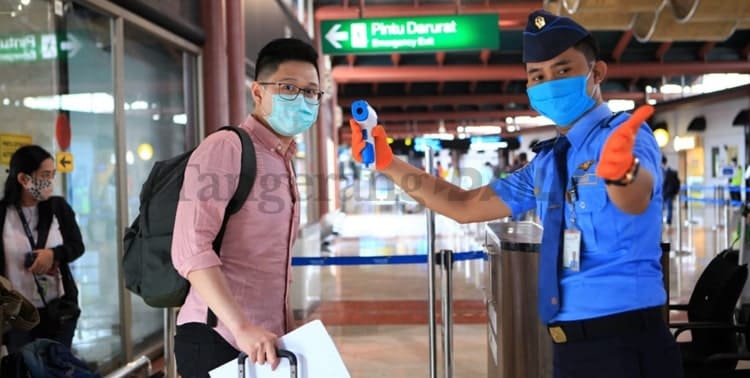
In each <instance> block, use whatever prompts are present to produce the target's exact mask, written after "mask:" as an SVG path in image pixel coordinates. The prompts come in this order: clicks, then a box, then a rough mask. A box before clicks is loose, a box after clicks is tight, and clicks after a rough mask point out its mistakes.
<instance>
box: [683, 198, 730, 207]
mask: <svg viewBox="0 0 750 378" xmlns="http://www.w3.org/2000/svg"><path fill="white" fill-rule="evenodd" d="M679 200H680V201H681V202H700V203H709V204H714V205H723V204H726V203H729V204H730V205H732V206H740V205H742V201H731V200H717V199H713V198H699V197H688V196H680V197H679Z"/></svg>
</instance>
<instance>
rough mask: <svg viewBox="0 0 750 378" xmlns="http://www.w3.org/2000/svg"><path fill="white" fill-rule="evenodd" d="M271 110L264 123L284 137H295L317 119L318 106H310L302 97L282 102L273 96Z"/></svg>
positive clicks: (276, 96) (281, 99)
mask: <svg viewBox="0 0 750 378" xmlns="http://www.w3.org/2000/svg"><path fill="white" fill-rule="evenodd" d="M272 98H273V109H272V110H271V114H269V115H268V116H266V117H265V118H266V121H267V122H268V124H269V125H270V126H271V128H272V129H273V130H274V131H276V132H277V133H279V134H281V135H284V136H295V135H297V134H299V133H301V132H304V131H305V130H307V129H309V128H310V126H312V124H313V123H314V122H315V120H316V119H318V105H310V104H308V103H307V101H305V99H304V98H303V97H302V95H301V94H300V95H298V96H297V98H295V99H294V100H291V101H290V100H284V99H283V98H281V96H280V95H273V96H272Z"/></svg>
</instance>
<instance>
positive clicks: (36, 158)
mask: <svg viewBox="0 0 750 378" xmlns="http://www.w3.org/2000/svg"><path fill="white" fill-rule="evenodd" d="M47 159H52V155H51V154H50V153H49V152H47V150H45V149H44V148H41V147H39V146H37V145H30V146H23V147H21V148H19V149H18V150H16V152H14V153H13V156H11V158H10V168H9V169H8V178H6V179H5V192H4V193H3V202H6V203H9V204H13V205H18V204H20V203H21V192H22V190H23V188H22V187H21V184H20V183H19V182H18V177H17V176H18V174H19V173H25V174H27V175H31V174H32V173H34V172H35V171H36V170H37V169H39V167H40V166H41V165H42V162H44V161H45V160H47Z"/></svg>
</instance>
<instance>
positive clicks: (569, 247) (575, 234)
mask: <svg viewBox="0 0 750 378" xmlns="http://www.w3.org/2000/svg"><path fill="white" fill-rule="evenodd" d="M566 197H567V198H568V203H569V204H570V205H571V206H570V227H569V228H567V229H566V230H565V232H564V233H563V235H564V236H563V259H562V266H563V269H570V270H572V271H574V272H578V271H580V270H581V231H579V230H577V229H576V228H575V225H576V207H575V203H574V200H577V199H578V185H577V182H576V179H575V177H571V189H570V190H569V191H568V195H567V196H566Z"/></svg>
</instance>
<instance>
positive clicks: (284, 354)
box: [237, 348, 297, 378]
mask: <svg viewBox="0 0 750 378" xmlns="http://www.w3.org/2000/svg"><path fill="white" fill-rule="evenodd" d="M276 356H278V357H279V358H286V359H287V360H289V370H290V371H291V373H292V374H291V378H297V356H296V355H295V354H294V353H292V352H290V351H288V350H286V349H278V348H276ZM246 359H247V353H245V352H242V353H240V355H239V356H238V357H237V364H238V365H239V377H240V378H245V360H246Z"/></svg>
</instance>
